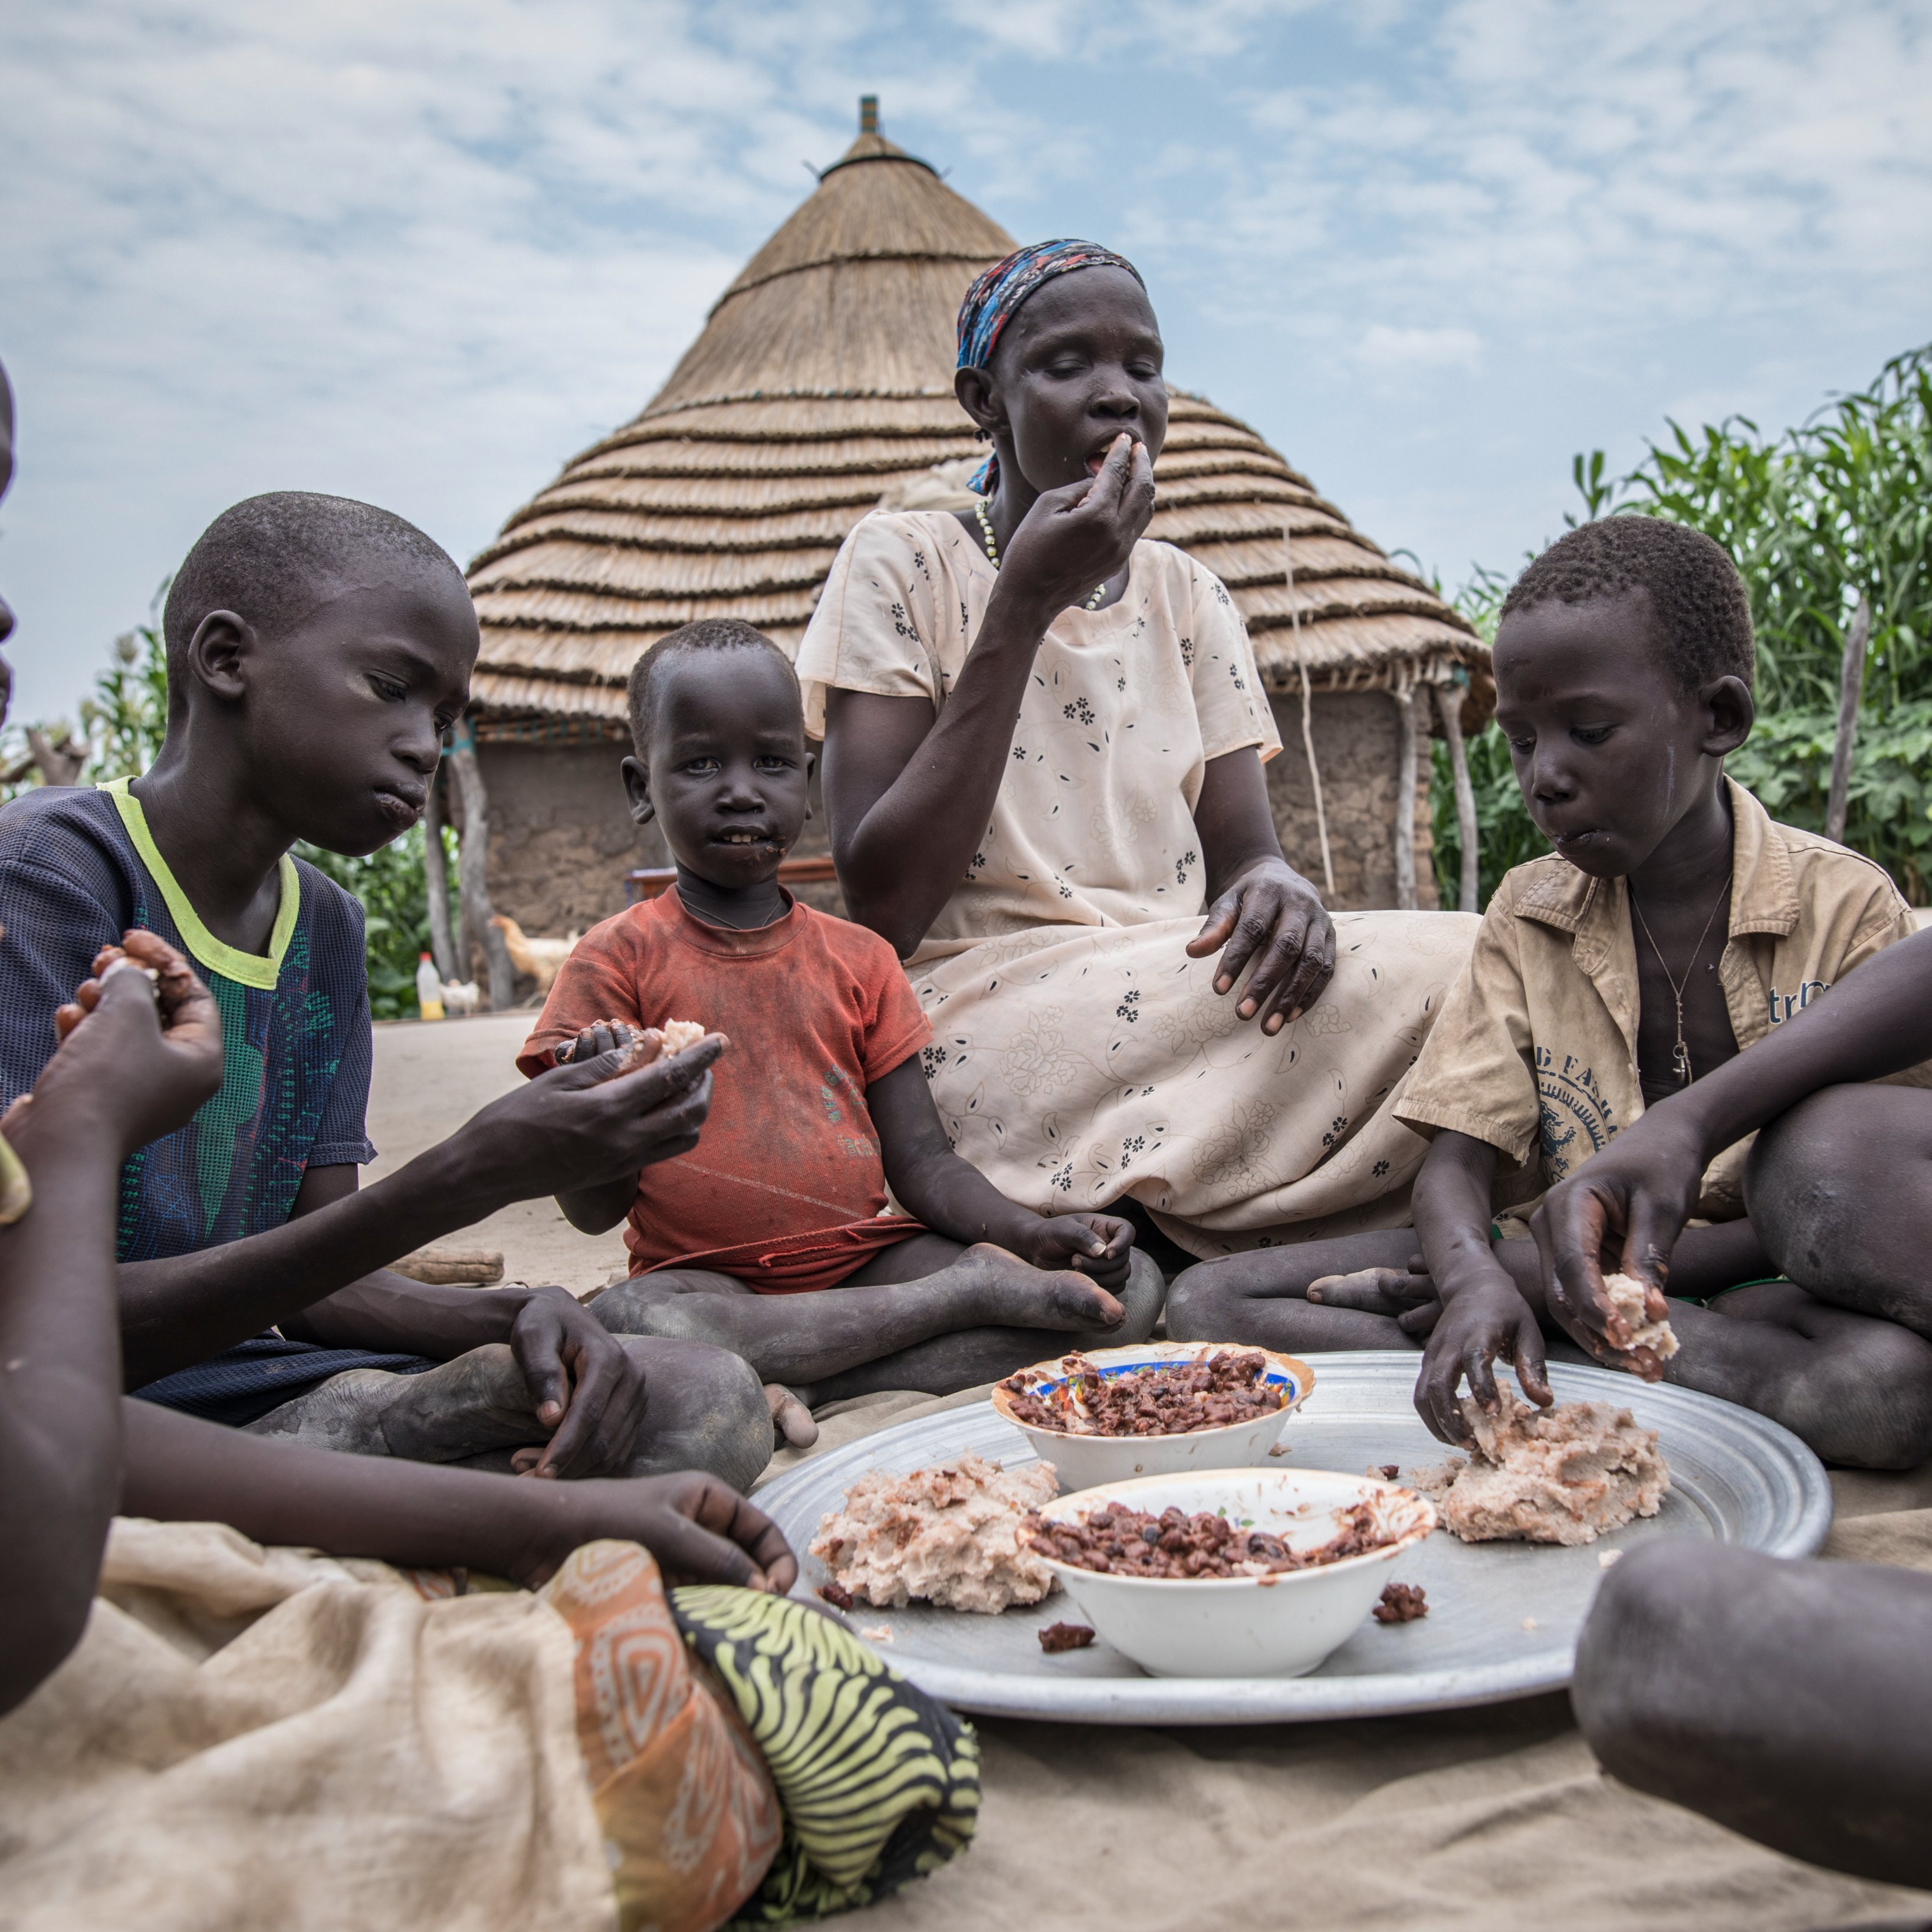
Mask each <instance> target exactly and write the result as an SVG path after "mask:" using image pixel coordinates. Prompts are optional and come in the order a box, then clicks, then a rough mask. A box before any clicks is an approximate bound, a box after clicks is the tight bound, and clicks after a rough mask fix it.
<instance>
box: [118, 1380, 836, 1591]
mask: <svg viewBox="0 0 1932 1932" xmlns="http://www.w3.org/2000/svg"><path fill="white" fill-rule="evenodd" d="M124 1413H125V1418H126V1420H125V1424H124V1427H125V1429H126V1432H127V1487H126V1489H125V1491H124V1496H123V1499H122V1502H121V1508H122V1509H123V1510H124V1511H125V1512H126V1513H127V1514H130V1515H136V1516H148V1517H157V1518H159V1519H160V1520H163V1521H164V1522H215V1523H229V1524H232V1525H233V1526H234V1527H235V1528H236V1529H239V1530H240V1531H241V1532H242V1534H243V1535H245V1536H249V1537H252V1538H254V1539H255V1541H257V1542H258V1543H286V1544H300V1545H302V1546H304V1547H307V1548H310V1549H315V1550H327V1551H329V1553H331V1554H332V1555H333V1556H375V1557H380V1558H382V1559H384V1560H386V1561H387V1562H393V1563H407V1564H413V1565H422V1566H425V1567H427V1568H449V1567H458V1566H460V1567H462V1568H468V1569H472V1570H481V1571H485V1572H487V1573H488V1574H490V1575H492V1576H497V1577H508V1578H510V1579H511V1580H512V1581H514V1582H516V1583H522V1584H523V1585H525V1586H535V1585H536V1584H538V1583H542V1582H544V1580H546V1579H547V1577H550V1575H551V1574H553V1572H554V1571H556V1568H557V1566H558V1565H559V1564H560V1563H562V1561H563V1559H565V1557H566V1556H568V1555H569V1554H570V1553H571V1551H572V1550H575V1549H577V1548H578V1547H580V1545H582V1544H586V1543H591V1542H594V1541H596V1540H597V1539H598V1538H600V1537H617V1538H623V1539H625V1541H630V1542H634V1543H641V1544H643V1546H644V1547H645V1548H646V1550H649V1551H650V1553H651V1554H652V1556H655V1558H656V1559H658V1563H659V1564H660V1565H661V1566H662V1568H663V1569H664V1574H665V1577H666V1579H667V1581H670V1582H672V1583H738V1584H742V1585H745V1586H748V1588H750V1589H754V1590H771V1591H775V1592H778V1594H780V1595H782V1594H783V1593H784V1592H786V1591H787V1590H789V1589H790V1588H791V1586H792V1584H793V1582H794V1581H795V1580H796V1578H797V1576H798V1565H797V1562H796V1559H794V1558H793V1556H792V1553H791V1551H790V1549H789V1548H788V1547H787V1544H786V1543H785V1540H784V1536H783V1535H782V1534H781V1532H780V1531H779V1530H778V1526H776V1525H775V1523H772V1520H770V1518H769V1517H767V1516H766V1515H765V1514H763V1512H762V1511H759V1510H757V1509H754V1508H752V1506H751V1505H750V1504H749V1503H748V1502H745V1499H744V1498H743V1497H742V1496H739V1494H738V1493H737V1492H736V1490H732V1489H730V1488H729V1487H727V1486H726V1485H725V1484H723V1483H721V1482H720V1481H718V1479H717V1478H715V1477H713V1476H706V1475H697V1474H695V1473H687V1474H685V1475H676V1476H646V1477H637V1478H632V1479H631V1480H629V1481H616V1482H611V1481H586V1482H580V1483H532V1482H528V1481H524V1480H523V1479H522V1478H519V1477H516V1476H493V1475H485V1474H484V1473H483V1472H481V1471H479V1470H474V1469H443V1468H439V1467H437V1466H436V1465H434V1464H433V1463H408V1462H402V1461H396V1460H390V1459H389V1458H387V1457H361V1456H343V1455H338V1454H335V1453H334V1452H333V1451H329V1450H326V1449H312V1448H308V1447H306V1446H305V1445H303V1444H301V1443H296V1442H278V1441H275V1440H274V1439H269V1438H264V1437H262V1436H248V1435H244V1434H242V1433H239V1432H238V1431H236V1430H227V1429H221V1428H218V1427H216V1426H215V1425H214V1424H212V1423H206V1422H201V1421H196V1419H195V1418H193V1417H192V1416H187V1415H176V1414H175V1412H173V1411H172V1410H170V1409H157V1408H156V1407H155V1406H154V1404H152V1403H143V1402H129V1403H126V1404H125V1405H124Z"/></svg>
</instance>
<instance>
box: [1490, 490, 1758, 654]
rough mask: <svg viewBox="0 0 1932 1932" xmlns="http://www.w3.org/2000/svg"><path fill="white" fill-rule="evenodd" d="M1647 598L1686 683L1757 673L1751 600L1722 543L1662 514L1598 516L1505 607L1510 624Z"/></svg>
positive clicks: (1526, 578)
mask: <svg viewBox="0 0 1932 1932" xmlns="http://www.w3.org/2000/svg"><path fill="white" fill-rule="evenodd" d="M1634 591H1643V592H1646V593H1648V595H1649V599H1650V625H1651V629H1652V633H1653V634H1654V636H1655V640H1656V643H1657V648H1658V653H1659V655H1661V658H1662V659H1663V661H1664V664H1665V665H1666V667H1667V668H1668V669H1669V670H1670V673H1671V674H1672V675H1673V676H1674V677H1675V678H1676V679H1677V681H1678V682H1679V685H1682V688H1684V689H1685V690H1686V691H1697V690H1698V689H1700V688H1702V687H1703V685H1706V684H1708V683H1709V682H1711V681H1712V679H1715V678H1720V677H1736V678H1741V679H1743V681H1744V682H1745V685H1746V687H1747V688H1748V687H1749V686H1750V685H1751V679H1752V675H1753V673H1754V670H1756V667H1757V650H1756V647H1755V646H1754V643H1753V642H1752V638H1751V601H1750V599H1749V598H1748V597H1747V596H1746V595H1745V586H1744V580H1743V579H1742V577H1739V574H1738V572H1737V566H1736V565H1735V564H1733V562H1732V561H1731V559H1730V556H1729V555H1728V554H1727V552H1726V551H1725V550H1724V547H1723V546H1722V545H1721V544H1717V543H1714V542H1713V541H1712V540H1711V538H1709V537H1707V536H1706V535H1704V533H1703V532H1702V531H1701V530H1694V529H1687V528H1686V527H1685V526H1684V525H1683V524H1682V523H1667V522H1665V521H1664V519H1663V518H1662V517H1646V516H1637V515H1630V514H1626V515H1622V516H1612V517H1600V518H1599V519H1598V520H1597V521H1596V522H1595V523H1584V524H1583V525H1581V526H1579V527H1578V528H1577V529H1574V530H1571V532H1568V535H1565V536H1562V537H1559V538H1557V540H1556V542H1554V543H1553V544H1551V545H1550V547H1549V548H1548V549H1547V550H1545V551H1544V553H1543V554H1542V555H1541V556H1539V557H1538V558H1537V559H1536V560H1535V562H1533V563H1532V564H1531V565H1530V566H1529V568H1528V569H1527V570H1526V571H1524V572H1523V574H1522V575H1521V576H1520V577H1518V578H1517V580H1516V582H1515V583H1514V585H1513V586H1511V590H1510V593H1509V595H1508V596H1507V597H1506V598H1504V600H1503V607H1502V619H1499V621H1502V620H1503V619H1508V618H1510V617H1511V616H1514V615H1515V614H1516V613H1517V612H1518V611H1523V610H1535V608H1536V607H1537V606H1538V604H1551V603H1556V604H1590V603H1595V602H1598V601H1609V600H1610V599H1612V598H1619V597H1625V596H1628V595H1630V594H1631V592H1634Z"/></svg>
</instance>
